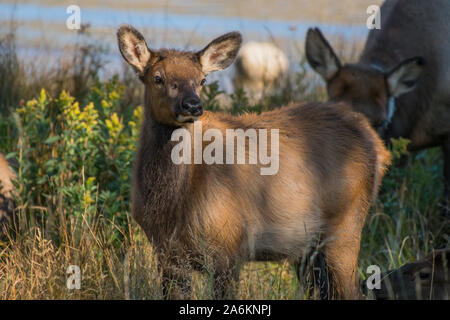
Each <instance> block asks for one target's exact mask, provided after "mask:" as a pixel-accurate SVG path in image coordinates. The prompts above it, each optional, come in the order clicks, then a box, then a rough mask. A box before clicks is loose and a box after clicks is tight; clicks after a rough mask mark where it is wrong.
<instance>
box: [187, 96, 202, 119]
mask: <svg viewBox="0 0 450 320" xmlns="http://www.w3.org/2000/svg"><path fill="white" fill-rule="evenodd" d="M183 109H184V110H186V111H188V112H189V113H190V114H192V115H193V116H201V115H202V114H203V109H202V102H201V101H200V99H199V98H197V97H191V98H187V99H184V100H183Z"/></svg>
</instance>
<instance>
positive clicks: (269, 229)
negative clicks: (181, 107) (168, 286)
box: [124, 48, 390, 299]
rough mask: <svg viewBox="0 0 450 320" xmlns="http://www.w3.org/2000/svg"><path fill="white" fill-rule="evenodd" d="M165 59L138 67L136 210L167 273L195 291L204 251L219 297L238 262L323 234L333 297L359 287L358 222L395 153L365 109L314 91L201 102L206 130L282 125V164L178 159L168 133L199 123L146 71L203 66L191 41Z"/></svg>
mask: <svg viewBox="0 0 450 320" xmlns="http://www.w3.org/2000/svg"><path fill="white" fill-rule="evenodd" d="M124 50H127V49H126V48H124ZM221 50H224V48H222V49H221ZM152 52H153V55H156V56H157V55H159V53H158V52H156V51H152ZM219 54H220V52H219ZM163 61H166V62H167V65H165V66H164V67H163V66H162V64H161V62H162V61H160V62H156V63H153V64H152V63H151V62H150V64H149V66H148V67H147V68H148V71H147V76H146V77H144V78H143V80H144V84H145V86H146V102H145V111H144V121H143V124H142V132H141V136H140V141H139V149H138V154H137V158H136V164H135V173H134V187H133V193H132V194H133V200H132V212H133V216H134V218H135V219H136V221H137V222H138V223H139V225H140V226H141V227H142V228H143V229H144V231H145V232H146V235H147V237H148V239H149V240H150V241H151V243H152V244H153V246H154V247H155V249H156V250H157V252H158V254H159V259H160V261H161V265H162V268H163V272H164V276H165V279H168V278H171V279H174V278H175V279H176V280H178V281H177V283H178V284H180V285H181V286H182V287H184V288H185V289H187V290H186V291H187V292H189V290H188V289H189V272H188V271H189V270H190V269H191V268H197V269H200V270H202V269H203V268H204V267H205V261H209V262H211V264H212V266H213V268H214V271H215V292H216V295H217V297H224V295H225V294H226V292H227V289H228V288H229V280H230V279H229V277H230V276H236V275H238V272H237V270H238V268H237V265H238V264H239V263H241V262H245V261H250V260H279V259H289V260H291V261H298V260H299V259H300V258H301V256H302V254H303V253H304V251H305V249H306V248H307V247H308V245H309V244H310V242H311V241H312V240H313V239H314V238H315V236H317V235H318V234H322V235H323V236H324V238H325V239H326V241H327V244H326V246H325V248H324V255H325V259H326V261H327V263H328V266H329V268H330V271H331V273H332V277H333V279H334V282H335V284H336V288H337V294H338V297H340V298H348V299H351V298H358V297H359V289H358V286H357V258H358V253H359V246H360V239H361V230H362V227H363V225H364V221H365V218H366V214H367V211H368V209H369V206H370V204H371V202H372V200H373V196H374V195H375V194H376V191H377V189H378V187H379V184H380V181H381V178H382V176H383V173H384V170H385V168H386V166H387V165H388V164H389V161H390V154H389V153H388V152H387V150H386V149H385V147H384V146H383V144H382V142H381V140H380V139H379V138H378V136H377V134H376V133H375V132H374V131H373V129H371V127H370V125H369V123H368V122H367V120H366V119H365V118H364V117H363V116H361V115H359V114H358V113H354V112H352V111H350V110H349V109H348V108H347V107H346V106H344V105H339V104H319V103H317V104H305V105H294V106H290V107H284V108H281V109H279V110H275V111H270V112H265V113H262V114H261V115H256V114H245V115H242V116H238V117H236V116H231V115H227V114H222V113H211V112H205V113H204V114H203V115H202V116H201V117H200V118H199V119H198V120H200V121H201V122H202V127H203V132H205V131H206V130H207V129H209V128H214V129H218V130H220V131H221V132H223V133H224V132H225V130H226V129H238V128H239V129H244V130H245V129H248V128H256V129H260V128H266V129H279V130H280V131H279V172H278V173H277V174H275V175H273V176H262V175H260V171H259V170H260V167H261V165H260V164H258V165H250V164H244V165H225V164H224V165H218V164H213V165H206V164H197V165H188V164H181V165H175V164H174V163H173V162H172V160H171V150H172V148H173V146H174V145H175V144H176V142H172V141H170V138H171V134H172V132H173V131H174V130H176V129H177V128H179V127H183V128H185V129H187V130H189V131H190V132H191V133H192V131H193V127H194V124H193V123H178V122H177V121H174V111H173V110H175V107H174V106H173V105H174V104H175V105H176V104H177V103H178V102H177V101H178V100H177V99H176V98H169V97H168V94H167V92H168V90H169V89H170V84H171V81H170V80H167V82H166V85H165V89H161V88H159V89H158V85H155V83H154V81H153V76H151V75H154V73H155V72H160V73H162V72H164V73H165V74H166V78H167V79H169V78H171V76H172V73H174V74H176V76H174V78H177V79H178V81H179V87H180V85H181V86H183V85H186V83H196V82H198V79H201V77H203V76H204V75H203V74H202V72H201V70H202V67H203V66H202V65H201V64H200V63H199V62H198V61H196V60H195V59H192V53H182V52H176V51H171V52H170V53H169V54H168V55H167V56H166V57H165V59H164V60H163ZM169 62H170V63H169ZM171 64H173V65H171ZM168 70H170V71H168ZM198 90H199V91H200V90H201V87H199V88H198ZM162 109H164V110H165V111H164V112H163V111H162ZM168 123H170V124H169V125H168ZM191 136H193V133H192V135H191ZM224 136H225V134H224ZM224 140H225V139H224ZM269 141H270V139H269ZM203 144H204V146H206V144H207V143H205V142H203ZM224 144H225V141H224ZM192 145H193V143H192ZM246 147H247V146H246ZM224 150H225V146H224ZM269 150H270V147H269ZM247 152H248V150H247ZM203 270H204V269H203Z"/></svg>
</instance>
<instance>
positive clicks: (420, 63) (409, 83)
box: [386, 57, 425, 97]
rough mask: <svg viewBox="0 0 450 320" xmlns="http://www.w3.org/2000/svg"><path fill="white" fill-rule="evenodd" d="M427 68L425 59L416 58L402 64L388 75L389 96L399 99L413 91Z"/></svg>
mask: <svg viewBox="0 0 450 320" xmlns="http://www.w3.org/2000/svg"><path fill="white" fill-rule="evenodd" d="M424 67H425V59H424V58H422V57H415V58H411V59H408V60H405V61H403V62H401V63H400V64H399V65H398V66H396V67H395V68H394V69H392V70H391V71H389V72H388V74H387V75H386V79H387V83H388V86H389V94H390V95H391V96H393V97H398V96H400V95H402V94H404V93H406V92H409V91H411V90H413V89H414V88H415V87H416V85H417V83H418V81H419V79H420V77H421V75H422V73H423V70H424Z"/></svg>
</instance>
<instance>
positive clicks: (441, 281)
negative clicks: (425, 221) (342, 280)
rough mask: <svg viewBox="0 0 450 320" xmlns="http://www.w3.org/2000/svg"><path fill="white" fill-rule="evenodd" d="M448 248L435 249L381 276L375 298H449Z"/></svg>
mask: <svg viewBox="0 0 450 320" xmlns="http://www.w3.org/2000/svg"><path fill="white" fill-rule="evenodd" d="M449 264H450V249H444V250H436V251H434V252H433V253H431V254H429V255H428V256H426V257H425V258H424V259H421V260H419V261H416V262H412V263H408V264H405V265H404V266H403V267H401V268H399V269H396V270H389V271H387V272H385V273H383V274H382V275H381V288H380V289H373V290H372V292H373V294H374V295H375V298H376V299H406V300H414V299H424V300H429V299H432V300H449V299H450V272H449V270H450V269H449Z"/></svg>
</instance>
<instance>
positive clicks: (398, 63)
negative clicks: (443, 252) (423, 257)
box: [305, 0, 450, 217]
mask: <svg viewBox="0 0 450 320" xmlns="http://www.w3.org/2000/svg"><path fill="white" fill-rule="evenodd" d="M448 21H450V1H448V0H434V1H423V0H387V1H385V3H384V4H383V6H382V7H381V29H380V30H377V29H374V30H372V31H370V33H369V36H368V38H367V41H366V45H365V48H364V51H363V53H362V55H361V58H360V60H359V62H358V63H356V64H346V65H341V62H340V61H339V58H338V57H337V56H336V54H335V53H334V51H333V49H332V48H331V46H330V44H329V43H328V42H327V40H325V38H324V37H323V35H322V33H321V32H320V30H319V29H310V30H309V31H308V34H307V39H306V48H305V51H306V57H307V59H308V62H309V64H310V65H311V67H312V68H313V69H314V70H315V71H317V72H318V73H319V74H320V75H321V76H322V77H323V79H324V80H325V81H326V83H327V89H328V96H329V100H331V101H343V102H345V103H348V104H349V105H350V106H351V107H352V109H353V110H355V111H358V112H361V113H363V114H364V115H365V116H367V118H368V119H369V120H370V122H371V124H372V126H373V127H374V128H376V129H377V131H378V132H379V133H380V135H381V136H382V137H383V138H384V140H386V141H387V142H389V141H390V139H391V138H399V137H403V138H407V139H409V140H411V143H410V145H409V150H410V151H416V150H422V149H426V148H431V147H435V146H442V148H443V151H444V179H445V196H444V202H443V204H444V210H443V212H444V214H446V215H447V216H448V217H450V94H449V91H448V84H449V83H450V40H449V34H450V24H449V23H448Z"/></svg>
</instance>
